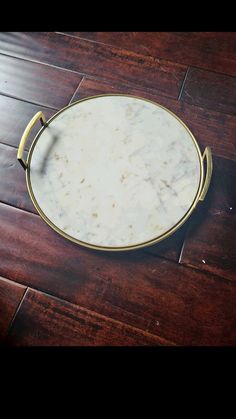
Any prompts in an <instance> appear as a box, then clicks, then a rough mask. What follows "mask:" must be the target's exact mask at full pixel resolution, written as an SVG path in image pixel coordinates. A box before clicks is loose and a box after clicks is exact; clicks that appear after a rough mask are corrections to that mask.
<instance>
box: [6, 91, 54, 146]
mask: <svg viewBox="0 0 236 419" xmlns="http://www.w3.org/2000/svg"><path fill="white" fill-rule="evenodd" d="M38 111H42V112H43V113H44V115H45V117H46V119H49V118H50V117H51V116H52V115H53V114H54V113H56V111H57V110H56V109H55V110H54V109H48V108H45V107H43V106H39V105H33V104H32V103H28V102H24V101H22V100H17V99H13V98H11V97H7V96H2V95H0V126H1V130H0V142H1V143H4V144H9V145H12V146H14V147H18V146H19V142H20V138H21V135H22V134H23V132H24V129H25V127H26V125H27V124H28V122H29V121H30V120H31V119H32V117H33V116H34V115H35V114H36V113H37V112H38ZM40 128H41V126H40V123H39V125H36V126H35V127H34V128H33V130H32V133H31V136H30V138H33V137H34V136H35V135H36V133H37V132H38V130H39V129H40ZM29 146H30V141H29V142H28V143H27V144H26V146H25V149H26V150H28V149H29Z"/></svg>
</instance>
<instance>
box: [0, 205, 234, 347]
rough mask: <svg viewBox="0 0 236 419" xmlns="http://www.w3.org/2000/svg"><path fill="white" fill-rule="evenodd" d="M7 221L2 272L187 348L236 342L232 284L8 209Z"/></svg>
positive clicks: (0, 211)
mask: <svg viewBox="0 0 236 419" xmlns="http://www.w3.org/2000/svg"><path fill="white" fill-rule="evenodd" d="M0 223H1V226H2V231H1V242H0V274H1V275H3V276H7V277H8V278H10V279H13V280H15V281H17V282H20V283H22V284H25V285H28V286H30V287H34V288H37V289H39V290H42V291H44V292H48V293H51V294H53V295H55V296H57V297H60V298H63V299H65V300H67V301H69V302H71V303H75V304H78V305H80V306H82V307H85V308H87V309H89V310H93V311H96V312H98V313H100V314H103V315H105V316H108V317H111V318H113V319H115V320H118V321H121V322H124V323H127V324H129V325H130V326H133V327H136V328H139V329H142V330H144V331H146V332H150V333H152V334H154V335H157V336H159V337H161V338H163V339H166V340H168V341H171V342H175V343H177V344H180V345H233V344H235V343H236V327H235V321H236V306H235V297H236V286H235V283H233V282H232V281H231V282H230V281H226V282H224V281H222V280H218V279H217V277H214V276H212V275H211V274H209V273H204V272H200V271H198V270H193V269H190V268H187V267H185V266H181V265H178V264H176V263H171V262H169V261H167V260H164V259H161V258H157V257H154V256H152V255H149V254H145V253H144V252H141V251H136V252H126V253H125V254H124V253H119V254H107V253H105V252H96V251H92V250H89V249H83V248H81V247H80V246H77V245H76V244H74V243H71V242H68V241H66V240H65V239H64V238H62V237H60V236H59V235H58V234H57V233H55V232H54V231H52V230H51V229H50V228H49V227H48V226H47V225H46V224H45V223H44V222H43V221H42V220H41V219H40V218H39V217H38V216H36V215H33V214H30V213H27V212H24V211H21V210H19V209H15V208H13V207H9V206H7V205H4V204H0ZM22 249H23V250H22Z"/></svg>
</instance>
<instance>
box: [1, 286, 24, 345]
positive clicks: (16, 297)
mask: <svg viewBox="0 0 236 419" xmlns="http://www.w3.org/2000/svg"><path fill="white" fill-rule="evenodd" d="M25 290H26V287H24V286H23V285H19V284H16V283H14V282H12V281H8V280H7V279H4V278H0V342H2V341H3V339H4V338H5V336H6V333H7V330H8V328H9V327H10V324H11V322H12V320H13V317H14V315H15V313H16V310H17V308H18V306H19V304H20V301H21V299H22V297H23V295H24V293H25Z"/></svg>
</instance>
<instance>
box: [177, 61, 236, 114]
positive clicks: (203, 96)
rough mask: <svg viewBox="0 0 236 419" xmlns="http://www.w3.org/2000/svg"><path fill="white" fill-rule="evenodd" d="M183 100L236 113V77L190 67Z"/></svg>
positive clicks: (220, 110)
mask: <svg viewBox="0 0 236 419" xmlns="http://www.w3.org/2000/svg"><path fill="white" fill-rule="evenodd" d="M181 100H183V101H185V102H188V103H191V104H194V105H198V106H202V107H205V108H209V109H213V110H215V111H219V112H225V113H228V114H232V115H236V77H232V76H226V75H224V74H219V73H215V72H211V71H206V70H202V69H198V68H190V70H189V72H188V75H187V77H186V80H185V84H184V88H183V91H182V95H181Z"/></svg>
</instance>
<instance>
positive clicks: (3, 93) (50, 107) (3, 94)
mask: <svg viewBox="0 0 236 419" xmlns="http://www.w3.org/2000/svg"><path fill="white" fill-rule="evenodd" d="M0 96H4V97H9V98H11V99H16V100H19V101H20V102H25V103H29V104H30V105H38V104H37V103H35V102H31V101H30V100H27V99H22V98H20V97H17V96H13V95H9V94H7V93H5V92H1V91H0ZM40 106H42V105H41V104H40ZM44 108H47V109H52V110H53V111H58V110H59V109H60V108H54V107H52V106H48V105H44Z"/></svg>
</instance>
